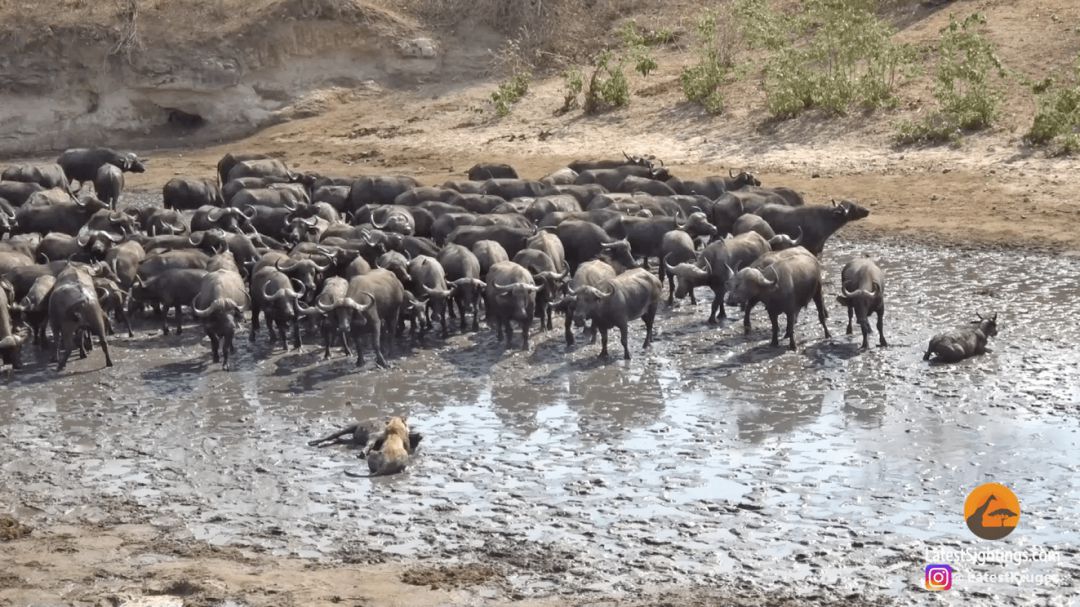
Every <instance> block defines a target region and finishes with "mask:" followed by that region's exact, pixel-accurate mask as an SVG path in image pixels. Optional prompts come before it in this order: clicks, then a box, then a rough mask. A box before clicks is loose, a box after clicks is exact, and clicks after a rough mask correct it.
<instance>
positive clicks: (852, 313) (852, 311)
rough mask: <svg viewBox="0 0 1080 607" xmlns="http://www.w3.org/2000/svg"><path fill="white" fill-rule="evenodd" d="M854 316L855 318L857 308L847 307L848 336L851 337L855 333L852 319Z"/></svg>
mask: <svg viewBox="0 0 1080 607" xmlns="http://www.w3.org/2000/svg"><path fill="white" fill-rule="evenodd" d="M854 316H855V308H854V307H852V306H848V307H847V334H848V335H851V334H852V333H854V332H855V331H854V328H853V326H852V324H851V319H852V317H854Z"/></svg>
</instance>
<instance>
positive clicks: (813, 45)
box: [735, 0, 913, 119]
mask: <svg viewBox="0 0 1080 607" xmlns="http://www.w3.org/2000/svg"><path fill="white" fill-rule="evenodd" d="M877 8H878V2H877V0H806V2H804V3H803V8H802V10H800V11H799V12H798V13H795V14H783V13H779V12H777V11H774V10H772V9H771V8H769V5H768V2H767V0H738V1H737V2H736V5H735V15H736V18H737V19H738V22H739V27H740V30H741V31H742V34H743V36H744V37H745V39H746V40H747V42H749V43H750V44H751V45H753V46H755V47H759V48H764V49H767V50H769V51H771V54H770V56H769V57H768V58H767V59H766V63H765V70H764V81H763V84H764V88H765V96H766V107H767V109H768V110H769V112H770V114H772V115H773V116H775V117H777V118H782V119H783V118H791V117H793V116H795V115H797V114H799V113H800V112H802V111H804V110H807V109H811V108H820V109H823V110H826V111H829V112H832V113H835V114H845V113H847V112H848V111H849V110H850V108H851V107H852V106H860V107H864V108H867V109H873V108H880V107H892V106H894V105H895V104H896V95H895V91H896V89H897V87H898V86H899V84H900V81H901V79H902V78H903V77H904V76H906V75H907V74H908V73H909V72H910V71H911V65H912V55H913V52H912V49H911V47H909V46H907V45H902V44H897V43H895V42H893V41H892V35H893V33H894V29H893V28H892V26H890V25H889V24H888V23H886V22H885V21H883V20H881V19H880V18H878V16H877V12H876V11H877Z"/></svg>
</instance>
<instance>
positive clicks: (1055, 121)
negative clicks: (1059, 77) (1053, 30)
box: [1024, 60, 1080, 154]
mask: <svg viewBox="0 0 1080 607" xmlns="http://www.w3.org/2000/svg"><path fill="white" fill-rule="evenodd" d="M1032 88H1033V90H1034V92H1035V94H1036V95H1038V96H1039V108H1038V111H1036V113H1035V119H1034V120H1033V121H1032V124H1031V129H1030V130H1029V131H1028V132H1027V134H1026V135H1025V136H1024V139H1025V140H1026V141H1027V142H1028V143H1030V144H1032V145H1039V146H1050V145H1056V146H1057V149H1056V150H1054V153H1056V154H1075V153H1076V152H1077V151H1080V60H1078V61H1077V63H1076V65H1075V66H1074V68H1073V76H1072V79H1071V82H1069V83H1066V84H1062V85H1058V84H1056V83H1055V82H1054V80H1053V79H1051V78H1047V79H1046V80H1044V81H1043V82H1041V83H1039V84H1037V85H1035V86H1034V87H1032Z"/></svg>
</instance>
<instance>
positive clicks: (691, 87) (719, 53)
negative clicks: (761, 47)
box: [679, 11, 738, 114]
mask: <svg viewBox="0 0 1080 607" xmlns="http://www.w3.org/2000/svg"><path fill="white" fill-rule="evenodd" d="M696 35H697V40H696V44H697V49H696V50H697V53H698V62H697V63H696V64H694V65H692V66H690V67H686V68H683V71H682V74H680V76H679V81H680V83H681V84H682V89H683V94H684V95H686V98H687V99H688V100H689V101H693V102H694V103H698V104H701V106H702V107H704V108H705V110H706V111H707V112H709V113H710V114H719V113H721V112H723V111H724V96H723V93H722V92H721V90H720V87H721V86H722V85H723V84H724V81H725V80H726V79H727V78H728V75H729V74H730V73H731V69H732V68H733V67H734V66H735V51H736V47H737V45H738V32H737V31H736V30H735V28H734V27H733V26H732V24H731V21H730V20H723V21H721V20H720V19H718V17H717V15H716V13H715V12H713V11H706V13H705V15H704V16H703V17H702V18H701V19H700V20H699V21H698V23H697V28H696Z"/></svg>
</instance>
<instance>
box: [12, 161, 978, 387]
mask: <svg viewBox="0 0 1080 607" xmlns="http://www.w3.org/2000/svg"><path fill="white" fill-rule="evenodd" d="M217 169H218V170H217V175H216V176H212V177H209V178H207V177H177V178H174V179H171V180H169V181H168V182H167V183H165V184H164V186H163V189H162V199H161V201H160V203H159V204H151V205H144V204H138V205H127V206H124V205H121V197H122V191H123V188H124V174H125V173H127V172H143V171H145V165H144V160H142V159H140V158H138V157H137V156H136V155H135V154H133V153H121V152H117V151H114V150H111V149H106V148H94V149H73V150H68V151H66V152H64V153H63V154H62V155H61V156H60V157H59V158H58V159H57V162H56V164H50V165H30V164H28V165H19V166H12V167H9V168H8V169H7V170H5V171H3V175H2V177H3V179H2V180H0V238H3V237H4V235H5V234H6V235H7V238H6V239H3V240H0V286H2V288H0V356H2V358H3V361H2V362H3V363H4V364H7V365H11V366H13V367H14V368H18V367H19V365H20V350H21V349H22V347H23V344H24V342H31V343H33V344H36V345H38V346H39V347H42V348H45V347H47V344H48V341H47V336H46V331H45V326H46V325H48V327H49V328H50V329H51V335H52V340H53V346H52V349H51V351H52V353H53V357H54V358H53V360H54V362H55V363H56V364H57V368H58V369H63V368H64V365H65V363H66V361H67V359H68V357H69V356H70V354H71V352H72V350H74V349H75V348H78V349H79V351H80V354H81V355H82V356H83V357H85V356H86V355H87V350H90V349H92V348H93V342H94V341H97V342H98V345H99V347H100V349H101V352H102V354H103V355H104V358H105V363H106V365H109V366H111V365H112V358H111V356H110V353H109V348H108V341H107V335H108V334H110V333H111V332H112V331H113V330H114V327H113V325H114V323H121V324H122V327H123V329H124V330H125V331H126V332H127V333H128V335H132V332H131V326H130V322H129V316H130V315H132V314H156V315H157V318H159V319H160V322H161V326H162V330H163V333H164V334H165V335H168V334H169V330H170V325H169V322H168V315H169V312H170V311H172V312H173V314H174V319H173V320H174V322H173V328H174V329H175V332H176V333H180V332H181V331H182V330H183V314H184V313H185V311H189V312H190V314H191V315H193V316H194V317H195V318H197V319H198V321H199V322H200V323H201V325H202V329H203V330H204V331H205V333H206V335H207V337H208V338H209V342H210V347H211V351H212V356H213V361H214V362H221V363H222V365H223V367H224V368H226V369H227V368H229V360H230V356H231V355H232V354H233V353H234V352H235V349H236V345H235V341H234V340H235V335H236V334H237V331H238V329H239V328H240V327H241V326H242V325H243V324H244V323H245V322H247V323H249V329H248V335H249V337H250V339H252V340H254V339H255V338H256V336H257V334H258V333H259V331H260V328H262V329H264V330H265V332H266V334H267V336H268V338H269V339H270V341H271V343H272V344H275V345H276V344H280V346H281V347H282V348H288V347H290V345H291V347H292V348H300V347H301V344H302V339H303V334H304V333H307V332H312V331H318V332H319V333H321V336H322V340H323V350H324V357H325V358H329V357H330V355H331V349H332V348H334V347H340V348H342V349H343V350H344V352H345V353H346V355H349V356H351V355H352V354H353V350H355V355H356V363H357V365H361V364H363V363H364V352H365V347H367V348H369V349H370V352H371V353H372V354H373V356H374V358H375V361H376V363H377V364H378V365H380V366H384V367H385V366H387V365H388V362H387V361H388V359H389V358H391V357H392V356H393V354H394V352H395V345H396V344H395V342H396V341H397V340H398V339H401V338H402V337H403V336H404V335H405V334H406V328H408V329H409V332H408V334H409V336H410V337H411V338H413V339H420V340H423V339H425V336H426V335H428V334H430V333H431V332H432V331H433V330H434V329H435V328H436V325H437V329H438V336H439V337H440V338H446V337H447V336H448V335H449V334H450V333H451V331H453V330H457V331H461V332H465V331H470V330H471V331H477V330H479V329H480V321H481V319H483V320H485V321H486V323H487V325H488V326H489V327H491V328H493V329H494V330H495V334H496V336H497V337H498V339H499V340H502V339H503V338H504V337H505V339H506V341H507V343H508V344H509V343H511V340H512V339H513V336H514V333H515V328H517V329H518V332H519V333H520V343H521V346H522V347H523V348H525V349H528V348H529V337H530V331H531V330H532V329H533V327H534V325H535V324H536V323H539V329H540V330H548V329H552V328H553V322H552V320H553V316H554V314H555V313H556V312H559V313H561V314H562V315H563V317H564V319H565V320H564V329H565V338H566V343H567V345H568V346H571V345H573V344H574V341H575V339H574V334H575V331H574V327H577V328H578V329H584V330H586V331H587V332H588V334H589V335H590V336H591V338H592V339H593V340H595V338H596V336H597V333H599V336H600V338H601V349H600V354H601V355H605V356H606V355H607V354H608V350H607V346H608V333H609V331H610V330H611V329H613V328H617V329H618V331H619V339H620V343H621V344H622V350H623V356H624V358H627V359H629V358H630V348H629V346H628V343H627V331H628V327H629V326H630V324H631V323H632V322H633V321H635V320H638V319H640V320H641V321H642V322H643V323H644V325H645V337H644V347H645V348H648V347H649V344H650V342H651V341H652V339H653V335H654V323H655V321H656V317H657V310H658V308H659V307H660V305H661V300H663V299H664V296H663V291H664V289H665V288H666V289H667V290H668V293H667V298H666V299H667V304H669V305H670V304H672V303H673V302H674V299H675V298H680V299H682V298H685V297H689V298H690V301H691V303H695V304H696V302H697V299H696V296H695V290H696V289H700V288H708V289H709V290H711V291H712V293H713V297H712V301H711V305H710V311H709V315H708V322H709V323H716V322H718V320H719V319H722V318H726V311H725V304H726V305H729V306H739V307H740V308H741V310H742V312H743V324H744V326H745V328H746V330H747V331H749V329H750V320H751V311H752V310H753V309H754V307H755V306H756V305H757V304H759V303H760V304H762V306H763V307H764V308H765V310H766V312H767V313H768V316H769V320H770V322H771V326H772V344H773V345H774V346H779V340H780V333H779V317H780V315H781V314H783V315H784V316H785V318H786V329H785V333H784V338H785V339H786V340H787V346H788V348H790V349H791V350H795V349H796V339H795V326H796V323H797V319H798V315H799V312H800V311H801V310H802V309H803V308H804V307H806V306H807V305H808V304H809V303H810V302H811V301H813V303H814V305H815V307H816V310H817V316H818V319H819V321H820V323H821V326H822V329H823V333H824V335H825V336H826V337H828V336H829V331H828V328H827V326H826V318H827V310H826V305H825V297H824V291H825V290H826V285H825V284H823V282H822V274H823V267H822V263H821V261H820V256H821V253H822V251H823V250H824V247H825V244H826V242H827V241H828V239H829V237H830V236H831V235H832V234H834V233H835V232H836V231H837V230H839V229H840V228H841V227H843V226H844V225H845V224H847V223H848V222H850V221H856V220H859V219H862V218H864V217H866V216H867V215H869V213H870V212H869V211H868V210H867V209H866V208H864V207H862V206H860V205H859V204H857V203H855V202H853V201H850V200H842V201H835V200H834V201H832V202H831V204H825V205H819V204H807V203H806V202H805V201H804V198H803V196H802V195H801V194H800V193H798V192H796V191H794V190H791V189H789V188H784V187H764V186H762V184H761V183H760V181H759V180H758V179H757V178H755V177H754V176H753V175H751V174H750V173H747V172H745V171H744V172H738V173H736V172H735V171H729V173H728V175H726V176H710V177H705V178H702V179H688V178H680V177H676V176H675V175H673V174H672V173H671V171H670V170H669V169H668V168H667V167H666V166H664V164H663V162H659V161H656V160H655V159H654V158H653V157H643V156H629V155H626V154H623V158H622V159H614V160H600V161H576V162H573V163H571V164H570V165H568V166H566V167H564V168H561V169H559V170H557V171H555V172H553V173H551V174H549V175H547V176H546V177H543V178H541V179H538V180H531V179H523V178H521V177H519V176H518V174H517V172H516V171H515V170H514V168H513V167H511V166H508V165H505V164H496V163H490V164H479V165H476V166H474V167H473V168H472V169H470V170H469V172H468V177H469V179H467V180H452V181H448V182H446V183H444V184H442V185H437V186H436V185H424V184H421V183H420V182H418V181H417V180H416V179H414V178H412V177H409V176H403V175H372V176H362V177H342V176H326V175H319V174H315V173H299V172H294V171H293V170H292V169H290V168H289V166H288V165H287V164H286V163H285V162H283V161H282V160H280V159H278V158H273V157H269V156H266V155H261V154H227V155H225V157H223V158H222V159H221V161H220V162H219V163H218V166H217ZM87 184H91V185H92V188H88V187H86V186H87ZM91 190H92V193H91ZM654 262H655V265H654ZM841 277H842V278H841V285H839V286H840V289H839V295H838V297H837V299H838V300H839V302H840V303H841V304H842V305H843V306H845V307H846V308H847V311H848V327H847V331H848V333H849V334H850V333H852V330H853V323H852V319H853V318H854V319H855V320H856V321H857V322H858V325H859V327H860V328H861V330H862V338H863V339H862V347H863V348H866V347H867V346H868V339H869V337H868V336H869V334H870V333H871V332H872V331H871V328H870V321H869V318H870V317H871V316H872V315H876V317H877V334H878V337H879V341H878V343H879V345H880V346H885V345H886V340H885V336H884V333H883V316H884V310H885V304H884V288H885V280H884V274H883V272H882V271H881V269H880V268H879V267H878V266H877V265H876V264H875V263H874V261H873V260H871V259H869V258H858V259H855V260H853V261H851V262H850V263H848V264H847V265H846V266H844V268H843V270H842V273H841ZM454 321H456V322H454ZM406 325H408V327H406ZM994 334H996V317H995V318H994V319H989V320H986V319H983V320H980V322H979V324H978V325H977V326H976V327H974V328H969V329H962V330H960V331H959V332H953V333H949V334H943V335H941V336H938V337H936V338H935V341H934V342H932V343H931V346H930V350H929V351H928V352H927V356H930V355H931V354H935V353H936V354H937V356H938V357H939V358H941V359H942V360H955V359H957V358H960V357H963V356H964V355H965V354H966V355H970V354H977V353H981V352H982V351H983V349H985V345H986V339H987V338H988V337H990V336H993V335H994ZM290 342H291V344H290Z"/></svg>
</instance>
